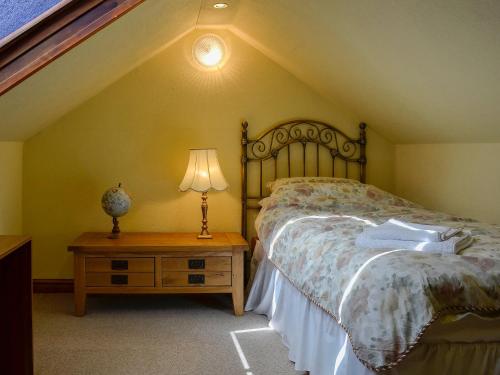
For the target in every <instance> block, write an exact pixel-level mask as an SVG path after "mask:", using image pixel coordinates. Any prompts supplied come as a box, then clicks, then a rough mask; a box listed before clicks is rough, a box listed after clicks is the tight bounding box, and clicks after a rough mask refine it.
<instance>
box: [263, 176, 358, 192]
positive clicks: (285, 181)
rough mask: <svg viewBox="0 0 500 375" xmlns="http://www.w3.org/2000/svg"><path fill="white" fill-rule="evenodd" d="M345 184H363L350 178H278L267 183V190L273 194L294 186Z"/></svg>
mask: <svg viewBox="0 0 500 375" xmlns="http://www.w3.org/2000/svg"><path fill="white" fill-rule="evenodd" d="M318 182H321V183H330V184H332V183H335V184H339V183H345V184H361V182H359V181H357V180H351V179H349V178H340V177H287V178H278V179H277V180H274V181H271V182H268V183H267V185H266V186H267V188H268V189H269V191H270V192H271V193H272V192H274V191H276V190H277V189H278V188H280V187H281V186H287V185H293V184H314V183H318Z"/></svg>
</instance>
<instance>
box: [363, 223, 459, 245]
mask: <svg viewBox="0 0 500 375" xmlns="http://www.w3.org/2000/svg"><path fill="white" fill-rule="evenodd" d="M461 230H462V229H461V228H450V227H444V226H439V225H424V224H415V223H408V222H405V221H401V220H397V219H389V220H388V221H386V222H385V223H383V224H380V225H378V226H376V227H374V228H370V229H367V230H366V231H367V232H369V233H370V236H371V237H372V238H375V239H379V240H403V241H419V242H437V241H446V240H447V239H449V238H451V237H453V236H455V235H456V234H458V233H459V232H460V231H461Z"/></svg>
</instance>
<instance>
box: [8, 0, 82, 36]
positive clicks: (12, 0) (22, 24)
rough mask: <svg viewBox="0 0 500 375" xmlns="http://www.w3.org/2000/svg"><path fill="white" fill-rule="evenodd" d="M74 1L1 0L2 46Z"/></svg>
mask: <svg viewBox="0 0 500 375" xmlns="http://www.w3.org/2000/svg"><path fill="white" fill-rule="evenodd" d="M71 1H72V0H44V1H38V0H0V46H2V45H5V44H7V43H8V42H9V41H11V40H12V39H14V38H16V37H17V36H19V35H21V34H22V33H23V32H25V31H26V30H28V29H29V28H31V27H33V26H34V25H36V24H37V23H39V22H40V21H41V20H43V19H44V18H46V17H48V16H49V15H51V14H52V13H54V12H55V11H57V10H58V9H61V8H62V7H63V6H64V5H66V4H68V3H70V2H71Z"/></svg>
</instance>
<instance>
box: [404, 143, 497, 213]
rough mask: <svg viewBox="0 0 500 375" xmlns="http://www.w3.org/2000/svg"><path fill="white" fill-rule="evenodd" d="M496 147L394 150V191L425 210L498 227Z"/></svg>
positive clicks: (429, 146) (432, 146) (436, 146)
mask: <svg viewBox="0 0 500 375" xmlns="http://www.w3.org/2000/svg"><path fill="white" fill-rule="evenodd" d="M498 160H500V143H469V144H424V145H397V146H396V192H397V193H398V194H399V195H401V196H403V197H405V198H408V199H410V200H413V201H415V202H418V203H420V204H422V205H424V206H426V207H428V208H433V209H437V210H440V211H445V212H449V213H453V214H457V215H461V216H466V217H472V218H475V219H478V220H481V221H486V222H491V223H500V194H499V192H500V173H499V170H500V169H499V168H500V167H499V165H498Z"/></svg>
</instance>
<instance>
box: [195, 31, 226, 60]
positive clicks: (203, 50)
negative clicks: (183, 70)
mask: <svg viewBox="0 0 500 375" xmlns="http://www.w3.org/2000/svg"><path fill="white" fill-rule="evenodd" d="M225 53H226V45H225V44H224V41H223V40H222V38H220V37H219V36H218V35H215V34H206V35H203V36H201V37H200V38H198V39H197V40H196V41H195V42H194V45H193V57H194V59H195V61H196V62H198V63H199V64H200V65H201V66H203V67H205V68H208V69H210V68H212V69H214V68H218V67H219V66H220V65H221V63H222V61H223V59H224V55H225Z"/></svg>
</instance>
